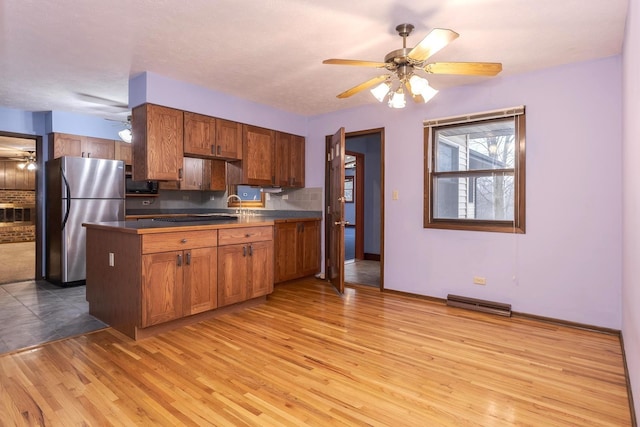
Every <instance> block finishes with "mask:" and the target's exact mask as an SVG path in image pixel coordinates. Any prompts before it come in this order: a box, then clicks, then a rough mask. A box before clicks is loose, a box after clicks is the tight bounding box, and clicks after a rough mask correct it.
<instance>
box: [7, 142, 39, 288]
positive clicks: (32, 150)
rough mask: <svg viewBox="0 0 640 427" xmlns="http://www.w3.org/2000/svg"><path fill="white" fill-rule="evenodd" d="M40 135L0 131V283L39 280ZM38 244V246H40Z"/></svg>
mask: <svg viewBox="0 0 640 427" xmlns="http://www.w3.org/2000/svg"><path fill="white" fill-rule="evenodd" d="M41 144H42V138H41V137H40V136H36V135H24V134H16V133H10V132H2V131H0V253H1V254H2V260H3V264H4V265H5V268H3V269H2V271H1V272H0V284H4V283H14V282H21V281H26V280H34V279H40V278H41V275H38V273H37V271H38V265H39V264H40V262H41V257H38V256H37V254H38V247H41V244H40V241H41V239H40V230H39V227H38V222H39V221H38V219H39V218H41V215H42V214H41V212H40V209H41V207H42V205H41V204H40V203H38V199H39V194H38V176H39V175H40V170H41V169H42V161H41V160H40V159H39V158H38V157H39V156H38V149H39V148H41ZM39 245H40V246H39Z"/></svg>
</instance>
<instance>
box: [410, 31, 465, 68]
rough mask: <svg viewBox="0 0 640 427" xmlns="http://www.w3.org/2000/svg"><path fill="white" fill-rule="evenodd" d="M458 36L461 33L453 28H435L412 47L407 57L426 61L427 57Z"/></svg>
mask: <svg viewBox="0 0 640 427" xmlns="http://www.w3.org/2000/svg"><path fill="white" fill-rule="evenodd" d="M458 36H459V34H458V33H456V32H455V31H453V30H448V29H446V28H434V29H433V30H431V32H429V34H427V36H426V37H425V38H423V39H422V41H421V42H420V43H418V44H417V45H416V47H414V48H413V49H411V51H410V52H409V54H408V55H407V57H409V58H410V59H412V60H414V61H417V62H423V61H426V60H427V58H429V57H430V56H431V55H433V54H434V53H436V52H438V51H439V50H440V49H442V48H443V47H445V46H446V45H448V44H449V43H451V42H452V41H454V40H455V39H457V38H458Z"/></svg>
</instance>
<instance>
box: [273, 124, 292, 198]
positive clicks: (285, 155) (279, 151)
mask: <svg viewBox="0 0 640 427" xmlns="http://www.w3.org/2000/svg"><path fill="white" fill-rule="evenodd" d="M292 136H293V135H291V134H288V133H284V132H276V159H275V162H276V184H277V185H279V186H281V187H288V186H289V184H290V177H291V172H290V171H291V137H292Z"/></svg>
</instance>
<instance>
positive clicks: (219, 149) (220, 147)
mask: <svg viewBox="0 0 640 427" xmlns="http://www.w3.org/2000/svg"><path fill="white" fill-rule="evenodd" d="M220 154H222V146H220V145H218V155H220Z"/></svg>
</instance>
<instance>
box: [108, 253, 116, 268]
mask: <svg viewBox="0 0 640 427" xmlns="http://www.w3.org/2000/svg"><path fill="white" fill-rule="evenodd" d="M115 265H116V260H115V255H114V254H113V252H109V267H113V266H115Z"/></svg>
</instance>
